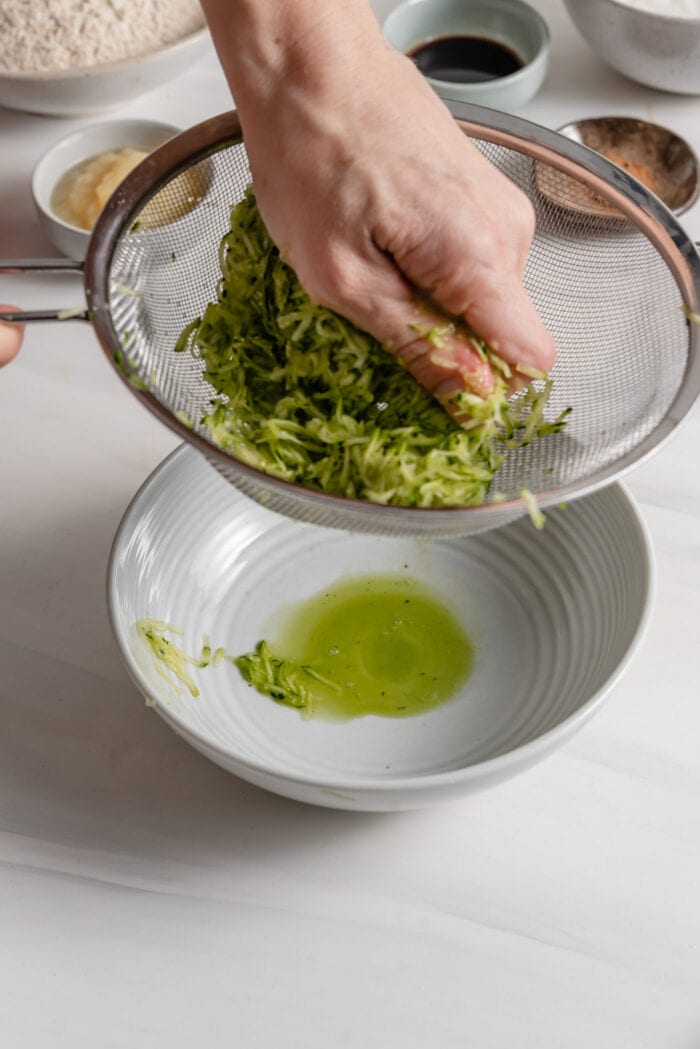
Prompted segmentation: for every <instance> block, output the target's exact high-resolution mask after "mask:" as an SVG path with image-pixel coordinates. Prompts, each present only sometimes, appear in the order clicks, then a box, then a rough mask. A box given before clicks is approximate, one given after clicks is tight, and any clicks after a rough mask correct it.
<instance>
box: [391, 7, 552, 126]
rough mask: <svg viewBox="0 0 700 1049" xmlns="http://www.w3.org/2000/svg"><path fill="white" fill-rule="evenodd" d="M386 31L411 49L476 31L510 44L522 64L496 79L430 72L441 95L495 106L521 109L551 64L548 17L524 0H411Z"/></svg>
mask: <svg viewBox="0 0 700 1049" xmlns="http://www.w3.org/2000/svg"><path fill="white" fill-rule="evenodd" d="M383 31H384V36H385V37H386V39H387V40H388V41H389V43H390V44H392V45H393V46H394V47H395V48H396V49H397V51H402V52H404V53H408V52H410V51H412V50H413V49H414V48H416V47H417V46H418V45H419V44H424V43H428V42H429V41H431V40H435V39H439V38H440V37H449V36H477V37H485V38H487V39H489V40H494V41H496V42H497V43H500V44H504V45H505V46H506V47H508V48H510V49H511V50H512V51H515V53H516V54H517V55H518V56H519V57H520V58H521V59H522V60H523V61H524V63H525V64H524V65H523V67H522V69H519V70H518V71H517V72H516V73H511V74H510V75H508V76H504V77H500V78H499V79H497V80H489V81H484V82H481V83H467V84H465V83H457V82H454V81H448V80H437V79H434V78H433V77H426V80H427V81H428V83H429V84H430V85H431V86H432V87H433V88H434V89H435V91H436V92H437V93H438V95H440V96H441V97H442V98H452V99H457V100H458V101H461V102H476V103H478V104H479V105H482V106H491V107H492V108H493V109H501V110H513V109H519V108H520V107H521V106H524V105H525V104H526V103H527V102H529V101H530V99H531V98H533V97H534V96H535V95H536V94H537V92H538V91H539V89H540V88H541V86H542V83H543V81H544V78H545V76H546V74H547V69H548V66H549V52H550V47H549V30H548V28H547V23H546V22H545V21H544V19H543V18H542V16H541V15H540V14H538V13H537V11H535V10H534V9H533V8H532V7H530V5H529V4H526V3H524V2H523V0H406V2H404V3H401V4H399V5H398V7H395V8H394V10H393V11H392V12H391V13H390V14H389V15H388V17H387V18H386V20H385V22H384V25H383Z"/></svg>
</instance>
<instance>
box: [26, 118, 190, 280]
mask: <svg viewBox="0 0 700 1049" xmlns="http://www.w3.org/2000/svg"><path fill="white" fill-rule="evenodd" d="M179 131H180V128H176V127H173V126H172V125H171V124H161V123H159V122H157V121H152V120H113V121H109V122H108V123H104V124H91V125H88V126H87V127H84V128H81V129H80V130H79V131H75V132H74V133H73V134H72V135H68V136H67V137H66V138H62V139H61V140H60V141H58V142H56V143H55V144H54V145H53V146H52V147H51V148H50V149H49V150H48V152H46V153H45V154H44V155H43V157H42V158H41V160H40V161H39V163H38V164H37V166H36V167H35V169H34V173H33V175H32V195H33V197H34V204H35V207H36V210H37V214H38V216H39V221H40V222H41V225H42V226H43V228H44V230H45V232H46V234H47V236H48V237H49V239H50V240H51V242H52V243H53V244H54V245H55V247H56V248H58V250H59V251H60V252H61V253H62V254H63V255H67V256H68V257H69V258H71V259H76V260H77V261H82V260H83V259H84V258H85V255H86V253H87V247H88V243H89V241H90V236H91V232H92V229H93V226H94V225H95V222H96V221H97V217H98V215H99V214H100V212H101V211H102V208H103V207H104V205H105V204H106V203H107V201H108V200H109V198H110V196H111V195H112V193H113V192H114V190H115V189H116V188H117V186H118V185H119V183H120V182H122V180H123V179H124V178H126V176H127V175H128V174H129V172H130V171H132V170H133V169H134V168H135V167H136V165H137V164H139V163H140V162H141V161H142V160H145V158H146V157H147V156H148V155H149V153H152V152H153V150H154V149H157V148H158V146H161V145H162V144H163V143H164V142H167V141H168V139H170V138H172V137H173V136H174V135H177V134H178V133H179ZM175 183H176V184H175ZM207 188H208V187H207V186H206V185H205V184H204V180H203V176H202V175H201V174H198V173H197V172H185V173H184V175H182V176H179V177H178V179H176V180H175V182H174V183H173V185H171V187H170V189H169V193H168V200H167V208H166V207H163V206H154V207H153V208H152V209H151V210H152V216H151V217H152V225H153V226H162V225H164V224H165V223H168V222H175V221H177V220H178V219H179V218H182V217H183V216H184V215H186V214H188V213H189V212H190V211H192V210H194V208H195V207H197V205H198V204H199V202H200V201H201V199H202V197H203V196H204V194H205V193H206V190H207ZM156 201H157V197H156V198H154V202H156ZM149 207H151V205H147V207H146V208H145V209H144V212H143V214H142V215H141V218H140V224H141V225H142V226H143V227H144V228H146V227H147V226H148V225H149V222H150V221H151V220H150V219H149V214H150V213H149Z"/></svg>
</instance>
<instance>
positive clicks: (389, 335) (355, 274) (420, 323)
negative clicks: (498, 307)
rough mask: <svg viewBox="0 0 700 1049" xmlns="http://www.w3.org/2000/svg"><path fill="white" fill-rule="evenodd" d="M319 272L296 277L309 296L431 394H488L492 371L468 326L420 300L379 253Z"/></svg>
mask: <svg viewBox="0 0 700 1049" xmlns="http://www.w3.org/2000/svg"><path fill="white" fill-rule="evenodd" d="M318 272H319V270H318V269H317V270H316V271H315V273H316V275H317V274H318ZM323 274H324V277H323V279H322V280H321V281H320V282H319V280H318V279H314V275H312V274H311V273H309V274H308V276H307V279H306V281H305V280H304V275H303V274H302V275H300V276H301V280H302V284H304V285H305V287H306V290H307V291H308V292H309V294H310V295H311V297H312V298H313V299H315V300H316V301H317V302H321V303H323V305H325V306H328V307H330V308H331V309H333V310H336V312H338V313H340V314H342V315H343V316H345V317H347V318H348V319H349V320H351V321H352V322H353V323H354V324H356V325H357V326H358V327H359V328H362V329H363V330H364V331H367V332H369V333H370V335H373V336H374V337H375V338H376V339H377V340H378V341H379V342H380V343H381V344H382V345H383V346H384V347H385V348H386V349H387V350H389V352H391V353H393V354H394V355H395V356H397V357H398V358H399V359H400V360H401V361H402V362H403V363H404V364H405V365H406V367H407V368H408V370H409V371H410V372H411V374H412V375H414V376H415V378H416V379H417V380H418V382H420V383H421V384H422V385H423V386H425V388H426V389H427V390H428V391H429V392H430V393H432V394H434V395H435V396H436V397H438V398H439V399H441V400H443V401H445V399H446V398H449V397H450V396H451V395H453V394H454V393H456V392H458V391H463V390H465V391H467V392H470V393H474V394H476V395H477V396H480V397H486V396H488V394H489V393H491V391H492V390H493V386H494V376H493V372H492V370H491V367H490V365H489V364H488V362H487V361H485V360H484V357H483V354H482V353H481V351H480V348H479V347H478V345H477V344H476V343H475V342H474V341H473V339H472V338H471V333H470V332H468V331H467V330H466V326H464V325H461V326H460V323H459V322H458V321H454V320H452V319H450V318H449V317H447V316H446V315H445V314H442V313H441V312H439V311H438V310H436V309H435V308H433V307H431V306H430V305H428V304H427V303H426V302H424V301H423V300H421V298H420V297H419V296H418V294H417V293H416V291H415V289H414V288H412V287H411V286H410V285H409V284H408V283H407V282H406V281H405V280H404V279H403V278H402V277H401V275H400V274H399V272H398V270H397V269H396V267H395V266H394V264H393V262H392V261H391V260H390V259H388V258H387V257H386V256H385V255H383V254H382V253H381V252H376V254H375V255H374V256H373V257H371V258H370V259H364V260H361V259H358V258H357V256H354V257H352V256H350V255H348V256H347V257H346V258H345V259H342V260H340V261H339V260H336V262H335V263H333V262H330V263H329V265H327V266H325V267H323ZM445 406H446V407H447V408H448V410H449V404H447V403H446V404H445Z"/></svg>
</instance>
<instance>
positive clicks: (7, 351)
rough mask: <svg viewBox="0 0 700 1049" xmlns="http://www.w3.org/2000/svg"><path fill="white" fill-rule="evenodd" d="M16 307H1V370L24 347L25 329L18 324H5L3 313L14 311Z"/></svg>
mask: <svg viewBox="0 0 700 1049" xmlns="http://www.w3.org/2000/svg"><path fill="white" fill-rule="evenodd" d="M16 308H17V307H16V306H0V368H2V366H3V364H9V363H10V361H11V360H12V358H13V357H15V356H16V355H17V353H18V352H19V348H20V346H21V345H22V335H23V329H22V328H21V327H20V326H19V325H17V324H3V323H2V311H3V310H14V309H16Z"/></svg>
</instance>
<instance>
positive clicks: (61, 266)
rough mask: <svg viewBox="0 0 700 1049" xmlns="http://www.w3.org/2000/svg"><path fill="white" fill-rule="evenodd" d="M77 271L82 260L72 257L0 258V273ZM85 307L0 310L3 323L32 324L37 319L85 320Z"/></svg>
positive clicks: (86, 318) (0, 318)
mask: <svg viewBox="0 0 700 1049" xmlns="http://www.w3.org/2000/svg"><path fill="white" fill-rule="evenodd" d="M56 272H58V273H79V274H80V275H81V276H82V273H83V264H82V262H75V261H74V260H73V259H0V274H8V275H9V274H17V273H56ZM89 319H90V316H89V313H88V311H87V309H75V308H73V309H70V308H69V309H51V310H0V320H1V321H2V322H3V323H5V324H34V323H36V322H37V321H87V320H89Z"/></svg>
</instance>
